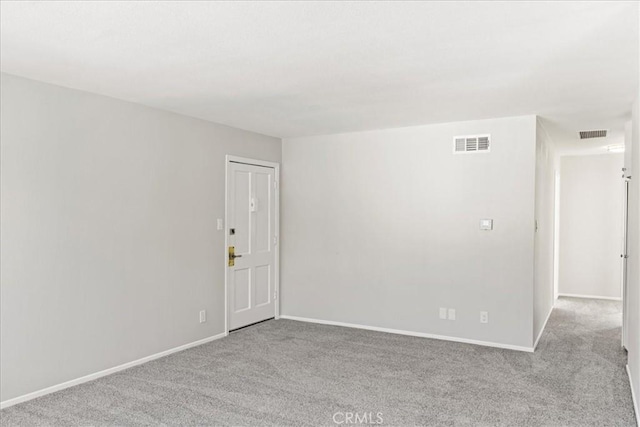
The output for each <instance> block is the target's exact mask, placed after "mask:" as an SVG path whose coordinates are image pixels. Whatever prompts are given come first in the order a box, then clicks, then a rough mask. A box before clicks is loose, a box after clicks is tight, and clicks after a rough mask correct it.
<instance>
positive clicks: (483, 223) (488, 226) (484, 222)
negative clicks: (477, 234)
mask: <svg viewBox="0 0 640 427" xmlns="http://www.w3.org/2000/svg"><path fill="white" fill-rule="evenodd" d="M480 230H493V220H492V219H481V220H480Z"/></svg>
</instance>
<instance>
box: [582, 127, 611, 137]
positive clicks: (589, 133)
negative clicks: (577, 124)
mask: <svg viewBox="0 0 640 427" xmlns="http://www.w3.org/2000/svg"><path fill="white" fill-rule="evenodd" d="M579 133H580V139H589V138H604V137H605V136H607V131H606V129H603V130H581V131H580V132H579Z"/></svg>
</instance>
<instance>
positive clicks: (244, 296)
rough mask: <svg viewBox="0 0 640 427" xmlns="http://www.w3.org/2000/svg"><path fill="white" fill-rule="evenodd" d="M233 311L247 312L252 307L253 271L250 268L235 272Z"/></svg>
mask: <svg viewBox="0 0 640 427" xmlns="http://www.w3.org/2000/svg"><path fill="white" fill-rule="evenodd" d="M232 288H233V310H234V312H238V311H243V310H247V309H249V308H250V307H251V271H250V270H249V269H248V268H243V269H241V270H239V269H236V270H235V271H234V272H233V287H232Z"/></svg>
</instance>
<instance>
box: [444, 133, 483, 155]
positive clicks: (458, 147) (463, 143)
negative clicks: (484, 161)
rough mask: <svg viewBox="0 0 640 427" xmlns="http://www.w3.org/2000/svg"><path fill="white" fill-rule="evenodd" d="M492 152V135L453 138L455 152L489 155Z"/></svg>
mask: <svg viewBox="0 0 640 427" xmlns="http://www.w3.org/2000/svg"><path fill="white" fill-rule="evenodd" d="M489 151H491V135H469V136H456V137H454V138H453V152H454V153H456V154H459V153H482V152H484V153H488V152H489Z"/></svg>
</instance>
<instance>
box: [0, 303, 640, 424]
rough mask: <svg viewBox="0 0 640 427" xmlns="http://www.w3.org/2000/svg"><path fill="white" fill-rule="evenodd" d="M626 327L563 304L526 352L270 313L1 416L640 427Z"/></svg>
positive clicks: (600, 310) (610, 312)
mask: <svg viewBox="0 0 640 427" xmlns="http://www.w3.org/2000/svg"><path fill="white" fill-rule="evenodd" d="M620 324H621V304H620V303H619V302H614V301H596V300H579V299H571V298H562V299H560V300H559V301H558V304H557V306H556V308H555V309H554V311H553V314H552V315H551V318H550V320H549V323H548V324H547V328H546V330H545V332H544V334H543V336H542V339H541V341H540V343H539V346H538V349H537V350H536V352H535V353H523V352H517V351H510V350H501V349H494V348H489V347H481V346H476V345H469V344H459V343H453V342H446V341H438V340H431V339H424V338H414V337H408V336H401V335H392V334H386V333H381V332H372V331H364V330H358V329H349V328H342V327H336V326H324V325H315V324H308V323H302V322H296V321H291V320H272V321H268V322H265V323H261V324H258V325H256V326H253V327H250V328H247V329H244V330H241V331H238V332H236V333H233V334H231V335H230V336H229V337H227V338H224V339H221V340H218V341H214V342H211V343H208V344H204V345H202V346H199V347H195V348H192V349H189V350H185V351H183V352H180V353H176V354H173V355H171V356H167V357H165V358H162V359H158V360H155V361H153V362H149V363H146V364H144V365H140V366H137V367H134V368H131V369H128V370H126V371H122V372H119V373H116V374H113V375H110V376H107V377H104V378H101V379H98V380H95V381H92V382H89V383H85V384H82V385H79V386H76V387H73V388H69V389H66V390H63V391H60V392H57V393H54V394H51V395H48V396H44V397H41V398H38V399H35V400H32V401H29V402H25V403H22V404H19V405H15V406H12V407H10V408H6V409H4V410H2V411H0V424H1V425H2V426H38V425H56V426H75V425H83V426H89V425H96V426H97V425H118V426H128V425H235V426H258V425H260V426H261V425H292V426H305V425H313V426H317V425H324V426H331V425H336V422H337V423H340V424H345V425H347V424H350V423H349V422H348V421H351V423H356V422H358V423H359V424H362V423H363V421H364V424H367V423H368V424H376V423H377V424H382V425H390V426H410V425H429V426H458V425H477V426H565V425H566V426H635V425H636V421H635V418H634V413H633V406H632V405H633V404H632V401H631V392H630V389H629V382H628V378H627V374H626V372H625V364H626V355H625V352H624V351H622V350H621V348H620V329H621V328H620ZM350 413H351V414H352V415H349V414H350ZM356 415H357V418H356ZM345 421H347V422H346V423H345Z"/></svg>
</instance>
